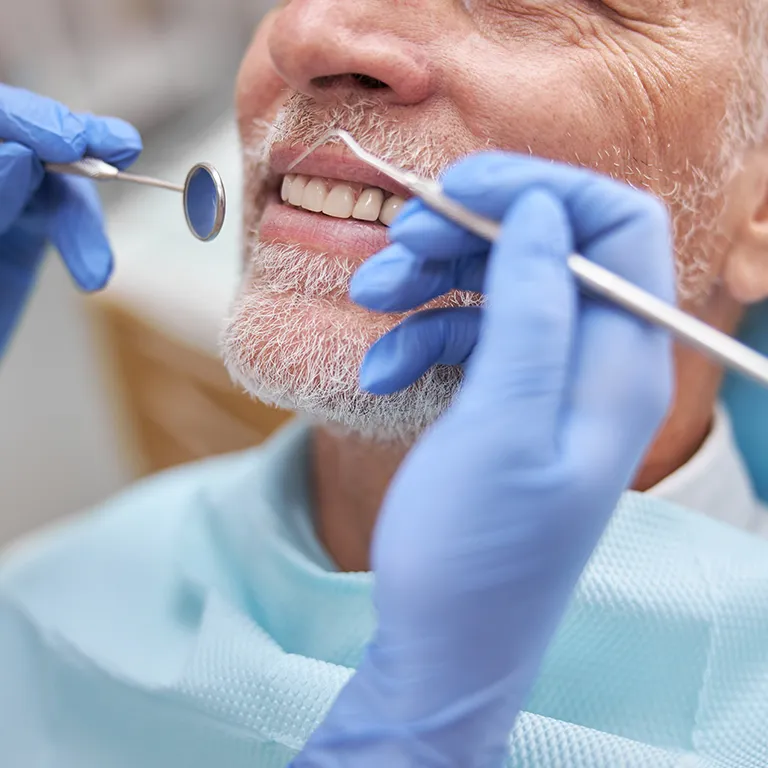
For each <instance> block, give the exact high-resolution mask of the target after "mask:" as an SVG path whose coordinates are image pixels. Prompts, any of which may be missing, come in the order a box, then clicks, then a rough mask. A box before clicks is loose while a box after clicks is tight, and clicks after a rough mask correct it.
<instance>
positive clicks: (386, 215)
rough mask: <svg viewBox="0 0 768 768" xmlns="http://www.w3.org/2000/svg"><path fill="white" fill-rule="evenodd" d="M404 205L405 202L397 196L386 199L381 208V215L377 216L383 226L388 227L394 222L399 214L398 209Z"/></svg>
mask: <svg viewBox="0 0 768 768" xmlns="http://www.w3.org/2000/svg"><path fill="white" fill-rule="evenodd" d="M404 204H405V200H404V198H402V197H398V196H397V195H392V197H390V198H388V199H387V201H386V202H385V203H384V205H382V206H381V213H380V214H379V221H380V222H381V223H382V224H384V225H385V226H387V227H389V226H390V225H391V224H392V222H393V221H394V220H395V216H397V214H398V213H400V209H401V208H402V207H403V205H404Z"/></svg>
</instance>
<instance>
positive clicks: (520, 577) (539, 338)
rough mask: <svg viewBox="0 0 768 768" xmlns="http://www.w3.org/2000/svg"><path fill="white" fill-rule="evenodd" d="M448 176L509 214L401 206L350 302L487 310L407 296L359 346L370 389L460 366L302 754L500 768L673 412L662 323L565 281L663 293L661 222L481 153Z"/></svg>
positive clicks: (565, 175) (391, 513)
mask: <svg viewBox="0 0 768 768" xmlns="http://www.w3.org/2000/svg"><path fill="white" fill-rule="evenodd" d="M444 185H445V190H446V192H447V193H448V194H449V195H450V196H451V197H454V198H455V199H457V200H460V201H461V202H463V203H464V204H465V205H467V206H468V207H469V208H471V209H472V210H475V211H477V212H479V213H482V214H484V215H486V216H489V217H492V218H495V219H496V220H503V231H502V234H501V237H500V238H499V240H498V242H497V243H496V244H495V245H494V246H493V247H492V248H490V249H489V247H488V244H487V243H485V242H483V241H481V240H480V239H479V238H477V237H475V236H473V235H471V234H468V233H466V232H464V231H463V230H461V229H460V228H458V227H456V226H455V225H453V224H451V223H449V222H446V221H444V220H443V219H441V218H440V217H439V216H438V215H436V214H433V213H431V212H429V211H428V210H427V209H426V208H425V207H424V206H423V204H421V203H419V202H411V203H410V204H409V205H408V206H406V208H405V209H404V211H403V213H402V215H401V216H400V218H399V219H398V220H397V221H396V222H395V223H394V226H393V227H392V229H391V237H392V240H393V241H394V242H395V244H394V245H392V246H391V247H389V248H388V249H386V250H385V251H384V252H382V253H381V254H378V255H377V256H375V257H374V258H372V259H371V260H370V261H369V262H367V263H366V264H365V265H364V266H363V267H362V268H361V269H360V271H359V272H358V274H357V275H356V277H355V278H354V280H353V283H352V291H351V293H352V297H353V298H354V299H355V300H356V301H357V302H359V303H361V304H363V305H364V306H367V307H369V308H371V309H374V310H379V311H392V310H398V311H401V310H410V309H414V308H416V307H419V306H420V305H421V304H423V302H425V301H427V300H428V299H431V298H433V297H434V296H437V295H439V294H442V293H444V292H446V291H448V290H450V289H453V288H459V289H468V290H473V291H480V290H482V291H484V293H485V294H486V296H487V305H486V307H485V308H484V309H482V310H480V309H447V310H446V309H444V310H436V311H421V312H418V313H416V314H414V315H412V316H410V317H409V318H408V319H407V320H406V321H405V322H403V323H402V324H401V325H400V326H399V327H398V328H396V329H395V330H393V331H392V332H390V333H389V334H388V335H386V336H385V337H384V338H382V339H381V340H380V341H379V342H378V343H377V344H376V345H375V346H374V347H373V348H372V349H371V351H370V353H369V354H368V357H367V358H366V360H365V363H364V366H363V370H362V382H363V384H364V386H365V387H367V388H368V389H369V390H371V391H373V392H377V393H385V392H390V391H392V390H395V389H398V388H400V387H403V386H405V385H407V384H409V383H411V382H412V381H414V380H415V379H416V377H417V376H419V374H421V373H422V372H423V371H424V370H426V369H427V368H428V367H429V366H431V365H433V364H435V363H449V364H461V363H464V362H465V361H467V364H466V377H465V382H464V386H463V388H462V390H461V392H460V394H459V395H458V397H457V399H456V401H455V403H454V404H453V406H452V407H451V408H450V409H449V410H448V412H447V413H446V414H445V415H444V416H443V418H442V419H441V420H439V421H438V423H437V424H436V425H434V427H433V428H432V429H430V430H428V432H427V433H426V434H425V435H424V436H423V437H422V438H421V439H420V441H419V442H418V443H417V444H416V446H415V447H414V449H413V450H412V452H411V453H410V454H409V456H408V457H407V459H406V461H405V462H404V464H403V465H402V467H401V470H400V472H399V473H398V475H397V476H396V478H395V480H394V482H393V484H392V486H391V488H390V490H389V493H388V495H387V497H386V500H385V503H384V506H383V509H382V511H381V515H380V518H379V522H378V525H377V530H376V534H375V541H374V545H373V552H372V560H373V567H374V571H375V575H376V586H375V603H376V608H377V610H378V618H379V626H378V630H377V632H376V635H375V638H374V640H373V642H372V643H371V644H370V646H369V647H368V649H367V651H366V654H365V657H364V660H363V662H362V664H361V666H360V668H359V671H358V672H357V674H356V675H355V676H354V677H353V678H352V680H351V681H350V683H349V684H348V686H347V687H346V688H345V689H344V690H343V691H342V693H341V695H340V697H339V698H338V700H337V702H336V703H335V705H334V706H333V708H332V710H331V712H330V714H329V716H328V718H327V720H326V721H325V722H324V723H323V724H322V725H321V726H320V728H319V729H318V730H317V732H316V733H315V734H314V736H313V737H312V739H311V740H310V742H309V744H308V746H307V748H306V750H305V751H304V752H303V753H302V755H301V756H300V757H299V758H298V759H297V760H296V761H295V763H294V766H295V768H309V767H310V766H312V767H316V766H323V768H330V767H331V766H333V768H340V767H341V766H345V767H347V766H348V767H349V768H352V767H353V766H354V767H355V768H359V766H366V768H385V767H386V768H391V766H398V767H400V766H402V767H405V766H408V767H409V768H410V767H411V766H412V767H413V768H416V767H417V766H418V768H433V767H435V768H436V767H437V766H440V768H445V767H447V766H452V767H453V766H456V768H458V767H459V766H461V768H474V767H475V766H477V767H478V768H480V767H482V768H500V766H501V765H503V763H504V756H505V754H506V753H507V751H508V739H509V734H510V731H511V729H512V727H513V724H514V721H515V718H516V716H517V714H518V713H519V712H520V710H521V708H522V707H523V706H524V705H525V702H526V697H527V696H528V694H529V692H530V690H531V688H532V685H533V683H534V680H535V678H536V676H537V672H538V669H539V666H540V663H541V661H542V657H543V655H544V653H545V650H546V648H547V646H548V643H549V642H550V640H551V638H552V636H553V634H554V633H555V631H556V628H557V626H558V624H559V622H560V620H561V617H562V616H563V614H564V612H565V610H566V607H567V604H568V602H569V598H570V596H571V594H572V592H573V590H574V588H575V585H576V583H577V581H578V579H579V576H580V574H581V573H582V570H583V568H584V567H585V564H586V563H587V561H588V559H589V557H590V555H591V553H592V551H593V550H594V548H595V546H596V544H597V543H598V540H599V539H600V537H601V534H602V533H603V531H604V529H605V527H606V524H607V522H608V520H609V518H610V516H611V513H612V511H613V510H614V508H615V506H616V503H617V501H618V500H619V497H620V495H621V493H622V492H623V491H624V490H625V489H626V488H627V487H628V485H629V484H630V482H631V480H632V477H633V474H634V473H635V471H636V469H637V467H638V464H639V461H640V459H641V457H642V456H643V454H644V453H645V451H646V450H647V448H648V446H649V443H650V441H651V439H652V437H653V436H654V433H655V432H656V430H657V428H658V427H659V424H660V422H661V420H662V417H663V416H664V414H665V411H666V409H667V407H668V404H669V402H670V397H671V390H672V362H671V352H670V346H671V345H670V343H669V339H668V337H667V335H666V334H665V333H664V332H662V331H660V330H658V329H656V328H654V327H651V326H649V325H647V324H645V323H644V322H642V321H639V320H637V319H636V318H634V317H633V316H631V315H629V314H627V313H625V312H624V311H622V310H620V309H617V308H615V307H613V306H609V305H607V304H605V303H603V302H601V301H596V300H590V299H588V298H585V297H584V296H583V295H581V294H579V292H578V291H577V289H576V285H575V282H574V278H573V276H572V275H571V273H570V271H569V270H568V268H567V265H566V258H567V256H568V255H569V254H570V253H572V252H574V251H578V252H580V253H582V254H583V255H584V256H586V257H587V258H589V259H591V260H593V261H594V262H596V263H599V264H601V265H603V266H605V267H607V268H608V269H610V270H612V271H614V272H616V273H617V274H619V275H622V276H623V277H625V278H626V279H628V280H630V281H632V282H634V283H636V284H637V285H639V286H641V287H643V288H644V289H646V290H648V291H650V292H651V293H653V294H655V295H657V296H659V297H662V298H664V299H665V300H668V301H673V300H674V276H673V259H672V246H671V236H670V227H669V224H668V218H667V215H666V212H665V210H664V208H663V206H662V204H661V203H660V202H658V201H657V200H656V199H655V198H653V197H651V196H650V195H648V194H645V193H642V192H639V191H637V190H634V189H632V188H630V187H629V186H626V185H623V184H620V183H617V182H614V181H612V180H610V179H608V178H605V177H602V176H598V175H595V174H593V173H591V172H588V171H586V170H580V169H575V168H571V167H566V166H562V165H557V164H552V163H549V162H547V161H542V160H537V159H532V158H528V157H517V156H512V155H506V154H500V153H493V154H483V155H477V156H473V157H470V158H469V159H467V160H465V161H463V162H461V163H460V164H459V165H458V166H456V167H454V168H453V169H452V170H450V171H449V172H448V174H447V176H446V177H445V179H444Z"/></svg>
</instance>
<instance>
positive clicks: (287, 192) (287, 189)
mask: <svg viewBox="0 0 768 768" xmlns="http://www.w3.org/2000/svg"><path fill="white" fill-rule="evenodd" d="M295 178H296V177H295V176H294V175H293V174H291V173H289V174H288V175H287V176H286V177H285V178H284V179H283V188H282V189H281V190H280V197H281V198H282V199H283V202H284V203H287V202H288V198H289V197H290V196H291V184H293V180H294V179H295Z"/></svg>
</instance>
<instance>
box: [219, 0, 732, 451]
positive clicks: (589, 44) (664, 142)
mask: <svg viewBox="0 0 768 768" xmlns="http://www.w3.org/2000/svg"><path fill="white" fill-rule="evenodd" d="M734 16H735V12H734V3H733V0H722V1H720V0H718V1H717V2H716V1H715V0H701V2H693V1H692V0H605V1H604V2H599V0H462V1H459V0H388V1H387V2H380V1H379V0H292V1H291V2H287V3H283V4H281V6H280V7H279V8H278V9H277V10H276V11H275V12H274V13H273V14H272V16H271V17H270V18H269V20H268V21H267V22H266V24H265V25H264V26H263V27H262V29H261V30H260V32H259V33H258V34H257V36H256V38H255V40H254V43H253V46H252V48H251V50H250V51H249V53H248V55H247V57H246V59H245V61H244V63H243V67H242V71H241V76H240V81H239V87H238V109H239V118H240V126H241V132H242V136H243V140H244V144H245V150H246V158H247V161H246V174H247V184H246V200H247V203H248V205H247V211H246V221H245V227H246V233H247V238H246V243H247V245H246V254H245V260H246V271H245V279H244V283H243V287H242V292H241V296H240V298H239V299H238V301H237V303H236V306H235V311H234V315H233V319H232V323H231V326H230V328H229V331H228V333H227V335H226V340H225V344H226V353H227V359H228V364H229V367H230V370H231V371H232V372H233V374H234V375H235V376H236V377H237V378H238V380H239V381H240V382H241V383H243V384H244V385H245V386H246V387H247V388H248V389H249V390H250V391H251V392H253V393H254V394H256V395H257V396H259V397H261V398H262V399H265V400H267V401H271V402H275V403H277V404H279V405H282V406H286V407H290V408H294V409H298V410H303V411H305V412H308V413H309V414H311V415H316V416H318V417H321V418H323V419H327V420H330V421H333V422H336V423H339V424H341V425H343V426H347V427H351V428H353V429H355V430H357V431H360V432H363V433H368V434H372V435H380V436H397V435H401V436H411V435H414V434H416V433H417V432H418V431H419V430H420V429H422V428H423V427H424V426H425V425H426V424H427V423H429V422H430V421H432V420H433V419H434V418H435V417H436V416H437V415H439V413H440V412H441V411H442V410H443V409H444V408H445V407H446V406H447V405H448V404H449V402H450V399H451V397H452V395H453V394H454V392H455V389H456V387H457V386H458V383H459V381H460V373H459V372H458V371H454V370H450V369H436V370H435V371H433V372H432V373H431V374H429V375H428V376H427V377H426V378H425V379H423V380H422V381H420V382H418V383H417V385H415V386H414V387H412V388H411V389H409V390H407V391H406V392H404V393H401V394H400V395H398V396H395V397H392V398H373V397H369V396H367V395H365V394H363V393H361V392H360V391H359V390H358V387H357V371H358V367H359V364H360V361H361V359H362V356H363V355H364V353H365V351H366V350H367V349H368V347H369V346H370V345H371V343H372V342H373V341H374V340H375V339H376V338H378V337H379V336H380V335H381V334H382V333H383V332H385V331H386V330H387V329H388V328H390V327H391V326H392V324H393V323H395V322H396V321H397V318H394V317H381V316H375V315H372V314H370V313H367V312H365V311H363V310H361V309H359V308H357V307H355V306H354V305H353V304H351V302H350V301H349V299H348V298H347V295H346V289H347V284H348V281H349V277H350V275H351V274H352V272H353V271H354V270H355V269H356V268H357V267H358V266H359V265H360V264H361V263H362V262H363V261H364V260H365V259H366V258H368V257H369V256H371V255H372V254H373V253H375V252H377V251H378V250H380V249H381V248H382V247H383V246H384V245H385V243H386V223H387V222H388V221H390V220H391V216H392V214H393V212H394V211H396V209H397V207H398V206H399V204H400V199H399V197H398V196H397V193H398V192H400V190H398V189H396V188H395V187H393V186H392V185H391V184H388V183H387V182H385V181H384V180H382V179H381V178H378V177H376V176H375V175H371V173H370V171H369V170H368V169H366V168H365V167H364V166H361V165H360V164H358V163H356V162H354V161H352V160H351V159H350V157H349V155H347V154H345V153H344V152H342V151H341V149H340V148H339V147H335V148H328V149H326V150H324V151H321V152H318V153H317V154H316V155H314V156H313V157H312V158H310V159H309V160H308V161H306V162H305V163H304V164H303V165H302V166H301V167H300V168H299V169H298V170H299V171H300V172H302V178H300V179H299V180H298V181H296V180H291V179H289V180H288V182H287V183H286V184H285V187H283V181H284V175H285V170H286V167H287V165H288V164H289V163H290V161H291V160H293V159H295V158H296V157H297V156H298V155H299V154H300V153H301V152H302V150H303V149H304V148H306V146H307V145H308V144H309V143H311V142H312V141H314V140H315V139H316V138H317V137H318V136H319V135H320V134H321V133H323V132H324V130H325V129H326V128H327V127H328V126H329V125H330V124H333V125H337V126H340V127H343V128H346V129H347V130H349V131H350V132H351V133H352V134H353V135H354V136H356V137H357V138H358V140H359V141H361V143H362V144H363V145H364V146H366V147H367V148H369V149H371V150H373V151H375V152H377V153H379V154H381V155H386V156H387V157H389V158H390V159H391V160H393V161H395V162H396V163H398V164H400V165H401V166H404V167H407V168H412V169H415V170H417V171H419V172H420V173H422V174H427V175H431V176H437V175H438V174H439V173H440V171H441V170H442V169H443V168H444V167H445V166H447V165H449V164H451V163H452V162H453V161H455V160H456V159H458V158H459V157H461V156H463V155H466V154H467V153H470V152H473V151H475V150H480V149H486V148H489V147H499V148H503V149H508V150H513V151H517V152H530V153H533V154H535V155H540V156H544V157H548V158H553V159H556V160H560V161H565V162H570V163H575V164H580V165H585V166H588V167H592V168H594V169H596V170H599V171H602V172H605V173H609V174H611V175H614V176H616V177H619V178H622V179H625V180H627V181H628V182H630V183H632V184H636V185H641V186H645V187H648V188H650V189H651V190H653V191H654V192H656V193H657V194H659V195H661V196H663V197H665V198H666V199H667V200H668V202H669V204H670V207H671V209H672V211H673V213H674V214H675V216H676V225H677V230H678V246H679V264H680V275H681V293H682V295H683V297H684V298H687V299H691V300H693V299H698V298H700V297H702V296H705V295H707V293H708V291H709V289H710V287H711V285H712V284H713V281H714V279H715V276H716V275H717V274H718V272H719V270H720V263H721V262H722V260H723V258H724V256H725V253H726V251H727V247H728V246H727V243H728V242H729V237H730V233H729V232H728V231H727V227H728V224H727V221H725V219H726V217H721V216H720V210H721V208H722V205H721V202H722V196H721V194H720V190H721V189H722V187H723V183H724V178H725V175H726V168H725V166H724V163H723V161H722V157H723V152H722V149H723V141H724V138H723V132H722V125H721V121H722V118H723V116H724V115H725V114H726V112H727V107H728V100H729V99H730V98H731V97H732V94H733V93H734V91H735V83H736V82H737V78H738V75H739V72H738V67H737V66H736V62H738V61H739V57H740V56H742V53H743V48H742V45H741V42H740V40H739V37H738V35H737V32H736V25H735V22H734V20H733V19H734ZM278 110H279V111H278ZM276 115H277V121H276V124H275V127H274V128H273V129H272V130H267V128H268V124H270V123H272V122H273V120H274V119H275V116H276ZM307 179H311V181H309V182H307ZM291 181H292V185H291ZM305 184H307V186H304V185H305ZM283 190H284V191H285V195H284V196H287V197H288V201H287V202H284V201H283V200H282V199H281V191H283ZM371 190H373V191H371ZM318 209H320V211H319V212H317V211H318ZM323 210H325V213H324V212H322V211H323ZM368 219H375V221H368ZM716 221H720V224H718V225H717V226H715V223H716ZM702 222H706V225H705V226H704V225H701V223H702ZM466 300H467V298H466V297H461V296H453V297H448V298H446V299H445V301H453V302H461V301H466ZM510 332H514V329H510Z"/></svg>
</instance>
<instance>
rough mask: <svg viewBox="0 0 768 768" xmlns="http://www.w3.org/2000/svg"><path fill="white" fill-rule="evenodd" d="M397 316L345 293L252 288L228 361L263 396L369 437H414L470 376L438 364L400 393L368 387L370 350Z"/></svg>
mask: <svg viewBox="0 0 768 768" xmlns="http://www.w3.org/2000/svg"><path fill="white" fill-rule="evenodd" d="M396 322H397V318H392V317H386V316H379V315H373V314H371V313H369V312H366V311H365V310H363V309H361V308H360V307H358V306H356V305H354V304H352V303H351V302H350V301H349V300H348V299H347V298H346V297H345V296H339V295H326V296H322V297H318V296H306V295H303V294H301V293H297V292H281V293H275V292H273V291H271V290H265V289H264V288H263V287H262V288H261V289H253V287H252V288H251V289H250V290H247V291H245V292H244V293H243V294H242V295H241V296H240V298H239V299H238V300H237V302H236V305H235V308H234V311H233V314H232V318H231V320H230V322H229V324H228V327H227V329H226V330H225V332H224V335H223V339H222V348H223V354H224V360H225V363H226V366H227V369H228V371H229V373H230V375H231V377H232V378H233V380H234V381H235V382H236V383H237V384H239V385H240V386H242V387H243V388H244V389H245V390H246V391H247V392H248V393H249V394H250V395H251V396H253V397H255V398H257V399H259V400H261V401H262V402H265V403H267V404H269V405H274V406H276V407H279V408H284V409H287V410H291V411H296V412H298V413H301V414H303V415H305V416H307V417H308V418H310V419H312V420H315V421H319V422H322V423H325V424H328V425H331V426H335V427H336V428H338V429H341V430H344V431H350V432H354V433H356V434H358V435H360V436H362V437H364V438H366V439H376V440H383V441H406V442H410V441H412V440H414V439H415V438H416V437H418V435H419V434H420V433H421V432H422V431H423V430H424V429H425V428H426V427H428V426H429V425H430V424H431V423H432V422H434V421H435V420H436V419H437V418H438V417H439V416H440V415H441V414H442V413H443V412H444V411H445V410H446V409H447V408H448V406H449V405H450V403H451V401H452V400H453V397H454V396H455V394H456V392H457V391H458V388H459V386H460V383H461V378H462V375H461V371H460V370H459V369H456V368H448V367H437V368H434V369H433V370H431V371H430V372H429V373H428V374H427V375H426V376H424V377H423V378H422V379H420V380H419V381H417V382H416V383H415V384H413V385H412V386H411V387H409V388H408V389H405V390H403V391H401V392H398V393H395V394H393V395H388V396H385V397H381V396H376V395H371V394H370V393H367V392H363V391H362V390H361V389H360V387H359V385H358V374H359V370H360V364H361V363H362V360H363V358H364V356H365V353H366V352H367V351H368V349H370V347H371V345H372V344H373V343H374V342H375V341H376V340H377V339H378V338H379V337H380V336H382V335H383V334H384V333H386V332H387V331H388V330H389V329H390V328H391V327H392V326H393V325H394V324H395V323H396Z"/></svg>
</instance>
